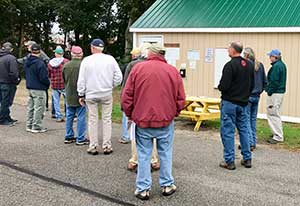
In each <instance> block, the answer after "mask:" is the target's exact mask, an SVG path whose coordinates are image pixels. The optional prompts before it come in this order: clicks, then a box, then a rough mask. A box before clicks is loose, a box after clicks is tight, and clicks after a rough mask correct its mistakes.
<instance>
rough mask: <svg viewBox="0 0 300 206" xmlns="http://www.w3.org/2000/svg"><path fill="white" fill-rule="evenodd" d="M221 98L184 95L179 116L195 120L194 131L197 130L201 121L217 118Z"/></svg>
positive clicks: (218, 116)
mask: <svg viewBox="0 0 300 206" xmlns="http://www.w3.org/2000/svg"><path fill="white" fill-rule="evenodd" d="M220 109H221V99H219V98H209V97H194V96H189V97H186V104H185V107H184V109H183V110H182V111H181V113H180V117H184V118H189V119H191V120H192V121H195V122H196V125H195V127H194V131H199V129H200V126H201V123H202V121H204V120H211V119H219V118H220Z"/></svg>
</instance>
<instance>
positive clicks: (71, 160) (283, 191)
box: [0, 105, 300, 206]
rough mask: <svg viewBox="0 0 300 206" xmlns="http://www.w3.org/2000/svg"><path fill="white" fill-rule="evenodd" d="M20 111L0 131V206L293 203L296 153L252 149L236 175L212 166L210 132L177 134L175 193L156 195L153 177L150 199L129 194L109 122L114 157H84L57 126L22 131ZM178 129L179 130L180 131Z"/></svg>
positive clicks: (120, 149) (213, 137)
mask: <svg viewBox="0 0 300 206" xmlns="http://www.w3.org/2000/svg"><path fill="white" fill-rule="evenodd" d="M25 111H26V108H25V107H23V106H18V105H14V107H13V110H12V113H13V117H14V118H17V119H18V120H19V122H18V124H17V125H15V126H14V127H0V144H1V146H0V205H1V206H2V205H3V206H7V205H26V206H27V205H72V206H77V205H81V206H82V205H87V206H98V205H112V206H113V205H147V206H148V205H149V206H152V205H153V206H154V205H155V206H158V205H164V206H167V205H172V206H175V205H256V206H257V205H272V206H273V205H284V206H286V205H300V154H299V153H294V152H289V151H286V150H278V149H274V148H270V147H269V146H267V145H259V146H258V150H257V151H255V153H254V154H253V168H252V169H245V168H243V167H242V166H240V164H239V161H240V159H237V162H236V163H237V166H238V167H237V170H235V171H226V170H223V169H221V168H219V167H218V164H219V162H220V161H221V159H222V145H221V142H220V139H219V135H218V133H217V132H212V131H200V132H197V133H195V132H192V131H188V130H176V137H175V143H174V162H173V168H174V169H173V173H174V177H175V180H176V184H177V186H178V191H177V192H176V193H175V194H174V195H173V196H171V197H163V196H162V195H161V193H160V188H159V185H158V175H159V173H158V172H154V173H153V183H154V184H153V188H152V191H151V197H150V200H149V201H147V202H142V201H140V200H137V199H136V198H135V197H134V195H133V192H134V189H135V174H134V173H131V172H128V171H127V170H126V164H127V161H128V159H129V157H130V145H120V144H118V143H117V139H118V138H119V136H120V132H121V125H118V124H114V125H113V147H114V153H113V154H112V155H110V156H104V155H102V154H100V155H98V156H89V155H87V153H86V149H87V147H86V146H82V147H78V146H75V145H64V144H63V139H64V124H63V123H56V122H54V121H52V120H51V119H50V118H49V115H47V117H46V119H45V125H46V126H47V128H48V129H49V131H48V132H47V133H45V134H38V135H34V134H31V133H28V132H26V131H25ZM181 127H182V126H181Z"/></svg>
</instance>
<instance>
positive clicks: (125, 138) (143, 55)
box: [119, 43, 160, 172]
mask: <svg viewBox="0 0 300 206" xmlns="http://www.w3.org/2000/svg"><path fill="white" fill-rule="evenodd" d="M150 47H151V44H150V43H143V44H142V45H141V46H140V47H139V49H133V52H132V53H134V52H135V51H138V50H140V56H139V57H138V58H137V59H135V60H134V59H133V60H132V61H131V62H130V63H129V64H128V65H127V68H126V70H125V75H124V79H123V83H122V89H121V93H122V92H123V89H124V87H125V85H126V82H127V79H128V76H129V75H130V73H131V71H132V69H133V68H134V66H135V65H136V64H138V63H140V62H144V61H146V60H147V57H148V54H149V48H150ZM128 128H129V129H128ZM130 140H131V157H130V159H129V161H128V164H127V169H128V170H129V171H131V172H136V171H137V166H138V156H137V151H136V141H135V123H134V122H132V121H129V124H128V117H127V116H126V114H125V112H124V111H123V118H122V137H121V138H120V139H119V143H121V144H126V143H128V142H129V141H130ZM151 169H152V170H153V171H156V170H159V169H160V163H159V158H158V154H157V147H156V139H154V141H153V151H152V158H151Z"/></svg>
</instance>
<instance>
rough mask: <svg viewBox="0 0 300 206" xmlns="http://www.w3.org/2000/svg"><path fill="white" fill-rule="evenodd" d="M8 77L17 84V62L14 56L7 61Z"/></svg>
mask: <svg viewBox="0 0 300 206" xmlns="http://www.w3.org/2000/svg"><path fill="white" fill-rule="evenodd" d="M8 75H9V78H10V80H11V82H12V83H14V84H18V81H19V69H18V62H17V59H16V58H15V57H13V58H11V59H10V61H9V74H8Z"/></svg>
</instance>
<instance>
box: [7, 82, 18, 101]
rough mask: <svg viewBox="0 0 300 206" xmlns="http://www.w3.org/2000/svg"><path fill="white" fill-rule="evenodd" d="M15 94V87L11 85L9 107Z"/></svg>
mask: <svg viewBox="0 0 300 206" xmlns="http://www.w3.org/2000/svg"><path fill="white" fill-rule="evenodd" d="M16 92H17V85H11V88H10V100H9V106H12V105H13V103H14V99H15V96H16Z"/></svg>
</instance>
